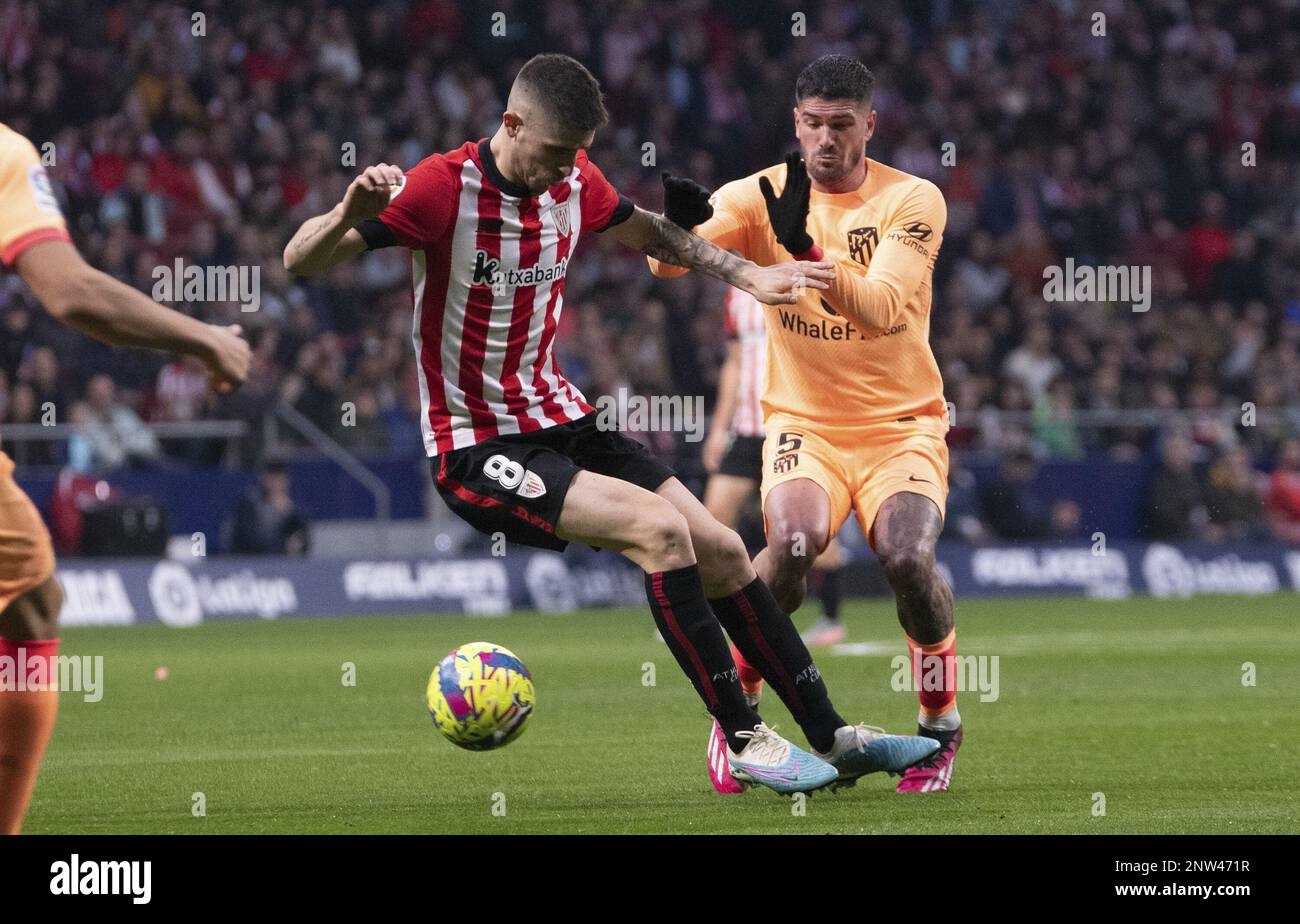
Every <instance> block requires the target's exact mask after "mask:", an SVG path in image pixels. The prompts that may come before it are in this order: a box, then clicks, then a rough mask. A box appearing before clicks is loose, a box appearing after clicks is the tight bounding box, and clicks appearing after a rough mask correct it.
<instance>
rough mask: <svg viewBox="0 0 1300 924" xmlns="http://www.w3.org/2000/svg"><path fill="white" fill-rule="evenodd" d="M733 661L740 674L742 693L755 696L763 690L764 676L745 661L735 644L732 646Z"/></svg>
mask: <svg viewBox="0 0 1300 924" xmlns="http://www.w3.org/2000/svg"><path fill="white" fill-rule="evenodd" d="M731 660H733V661H735V662H736V669H737V670H738V671H739V672H740V692H742V693H748V694H749V695H750V696H753V695H754V694H755V693H757V692H758V691H760V690H762V689H763V675H762V674H760V673H759V672H758V671H757V670H756V669H755V668H754V665H752V664H750V663H749V662H748V661H746V660H745V656H744V655H743V654H741V653H740V649H739V648H737V647H736V645H735V643H734V642H733V643H732V645H731Z"/></svg>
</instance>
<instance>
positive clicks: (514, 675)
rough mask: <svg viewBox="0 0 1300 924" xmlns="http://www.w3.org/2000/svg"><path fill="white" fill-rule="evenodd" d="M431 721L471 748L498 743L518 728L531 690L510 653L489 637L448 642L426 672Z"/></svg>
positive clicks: (527, 712) (533, 697) (533, 696)
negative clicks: (451, 645) (456, 644)
mask: <svg viewBox="0 0 1300 924" xmlns="http://www.w3.org/2000/svg"><path fill="white" fill-rule="evenodd" d="M427 699H428V704H429V715H431V716H432V717H433V724H434V725H435V726H437V728H438V731H440V732H442V734H443V737H445V738H446V739H447V740H448V741H450V742H451V743H452V744H455V745H459V746H460V747H462V748H466V749H468V750H471V751H490V750H492V749H493V748H499V747H503V746H504V745H507V744H509V743H510V742H511V741H514V740H515V739H516V738H518V737H519V736H520V735H522V734H523V733H524V728H525V727H526V726H527V725H528V718H529V716H531V715H532V714H533V706H534V705H535V704H536V702H537V692H536V691H535V690H534V689H533V675H532V674H530V673H528V668H526V667H524V662H523V661H520V660H519V658H517V657H515V655H514V653H513V652H511V651H509V650H507V649H505V648H502V647H501V646H500V645H493V644H492V643H491V642H471V643H469V644H468V645H461V646H460V647H459V648H453V649H452V650H451V653H450V654H448V655H447V657H445V658H443V659H442V661H441V662H440V663H439V664H438V666H437V667H436V668H434V670H433V673H432V674H431V675H430V676H429V689H428V692H427Z"/></svg>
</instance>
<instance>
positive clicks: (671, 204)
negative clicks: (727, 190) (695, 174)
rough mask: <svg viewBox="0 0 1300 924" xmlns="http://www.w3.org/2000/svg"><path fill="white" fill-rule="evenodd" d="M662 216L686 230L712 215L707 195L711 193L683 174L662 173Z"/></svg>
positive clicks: (711, 207) (703, 221)
mask: <svg viewBox="0 0 1300 924" xmlns="http://www.w3.org/2000/svg"><path fill="white" fill-rule="evenodd" d="M663 176H664V217H665V218H667V219H668V220H669V221H671V222H672V223H673V224H675V225H677V226H678V227H679V228H685V229H686V230H687V231H689V230H691V229H692V228H694V227H695V226H696V225H702V224H704V223H705V222H706V221H708V220H709V219H710V218H712V217H713V206H711V205H709V196H711V195H713V194H712V193H711V192H709V191H708V190H707V189H705V188H704V187H703V186H701V185H700V184H699V183H697V182H695V181H694V180H688V179H687V178H686V177H684V176H673V175H672V174H671V173H665V174H664V175H663Z"/></svg>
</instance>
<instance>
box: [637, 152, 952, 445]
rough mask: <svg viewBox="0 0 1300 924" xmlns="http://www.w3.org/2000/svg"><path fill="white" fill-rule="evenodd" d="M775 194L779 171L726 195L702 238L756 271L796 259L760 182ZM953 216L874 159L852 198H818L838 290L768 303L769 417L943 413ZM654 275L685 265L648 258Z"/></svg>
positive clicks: (818, 228)
mask: <svg viewBox="0 0 1300 924" xmlns="http://www.w3.org/2000/svg"><path fill="white" fill-rule="evenodd" d="M760 176H766V177H767V178H768V179H769V181H770V182H771V183H772V186H773V188H774V189H775V190H776V191H777V192H778V193H779V192H780V191H781V189H783V188H784V186H785V177H786V168H785V165H784V164H777V165H776V166H773V167H769V168H767V169H766V170H762V171H760V172H759V173H755V174H753V175H752V176H747V177H745V178H744V179H741V180H736V181H734V182H731V183H728V184H726V185H725V186H722V187H721V188H719V189H718V190H717V191H716V192H715V193H714V194H713V197H712V198H711V199H710V200H709V201H710V202H711V203H712V204H713V217H712V218H710V219H709V220H708V221H706V222H705V223H704V224H702V225H700V226H698V227H697V228H695V233H696V234H699V235H700V236H701V237H704V238H707V239H708V240H710V241H712V242H713V243H715V244H717V245H718V246H719V247H724V248H726V249H728V250H735V251H737V252H738V253H740V254H741V256H743V257H745V258H746V259H748V260H752V261H753V262H755V263H757V264H759V265H760V266H770V265H772V264H774V263H782V262H785V261H788V260H790V259H791V256H790V254H789V253H788V252H787V251H786V249H785V248H784V247H782V246H781V245H780V244H779V243H777V240H776V236H775V235H774V234H773V233H772V226H771V224H770V222H769V221H768V217H767V207H766V205H765V203H764V202H763V194H762V192H761V191H760V189H759V185H758V178H759V177H760ZM947 217H948V210H947V207H946V206H945V205H944V201H943V194H942V193H940V192H939V189H938V187H937V186H935V185H934V184H933V183H931V182H930V181H929V180H924V179H921V178H920V177H915V176H911V175H910V174H907V173H903V172H902V171H901V170H895V169H894V168H893V167H889V166H886V165H885V164H882V163H879V162H878V161H874V160H871V159H870V158H868V159H867V176H866V179H865V180H864V181H863V183H862V185H861V186H859V187H858V188H857V189H855V190H853V191H852V192H847V193H836V194H831V193H823V192H818V191H817V190H816V189H814V190H813V191H812V194H811V201H810V205H809V210H808V233H809V234H810V235H812V238H813V240H814V241H815V242H816V243H817V244H818V245H819V246H820V247H821V248H822V251H823V253H824V254H825V259H827V260H831V261H833V262H834V263H835V266H836V274H835V282H833V283H832V284H831V287H830V288H829V289H826V290H818V289H811V288H810V289H807V290H805V292H804V293H803V295H802V296H801V297H800V298H799V301H798V302H797V303H796V304H794V305H765V306H764V308H765V309H766V313H767V350H768V362H767V372H766V380H765V382H764V386H763V410H764V413H765V414H766V415H771V414H773V413H777V412H781V413H786V414H791V415H794V416H796V417H800V418H804V419H807V420H811V421H814V422H818V421H824V422H827V423H834V424H841V425H842V424H852V423H872V422H876V421H882V420H896V419H898V418H900V417H908V416H915V415H934V416H943V415H944V414H945V413H946V408H945V406H944V398H943V381H942V379H941V378H940V375H939V366H938V364H937V363H936V362H935V359H934V353H933V352H931V350H930V342H929V340H930V296H931V293H930V280H931V277H932V275H933V273H934V262H935V259H936V257H937V256H938V254H939V245H940V243H941V242H942V240H943V230H944V225H945V223H946V222H947ZM650 270H651V272H653V273H654V274H655V275H656V276H661V277H668V276H676V275H679V274H681V273H684V272H686V270H685V269H682V268H681V267H677V266H672V265H669V264H665V263H660V262H659V261H658V260H655V259H650Z"/></svg>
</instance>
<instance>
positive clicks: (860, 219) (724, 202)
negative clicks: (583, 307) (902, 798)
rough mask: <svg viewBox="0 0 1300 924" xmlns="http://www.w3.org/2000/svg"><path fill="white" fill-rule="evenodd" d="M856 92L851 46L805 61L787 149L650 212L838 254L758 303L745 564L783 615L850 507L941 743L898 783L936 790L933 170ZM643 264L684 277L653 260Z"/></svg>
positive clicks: (936, 235)
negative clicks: (901, 156) (753, 552)
mask: <svg viewBox="0 0 1300 924" xmlns="http://www.w3.org/2000/svg"><path fill="white" fill-rule="evenodd" d="M873 88H874V78H873V77H872V74H871V72H870V71H869V70H867V68H866V67H865V66H864V65H863V64H862V63H861V62H860V61H858V60H856V59H855V58H851V57H848V56H845V55H826V56H823V57H821V58H819V59H817V60H816V61H814V62H813V63H812V64H810V65H808V67H806V68H805V69H804V71H803V72H802V73H801V74H800V75H799V79H798V82H797V83H796V86H795V108H794V129H795V137H796V138H797V139H798V142H799V148H800V154H792V155H790V156H789V157H787V158H786V160H785V162H784V163H783V164H778V165H776V166H772V167H768V168H767V169H765V170H762V171H760V172H759V173H757V174H754V175H751V176H749V177H746V178H744V179H741V180H736V181H734V182H731V183H728V184H726V185H724V186H722V187H721V188H720V189H718V190H717V191H716V192H715V193H713V194H712V196H708V193H707V190H704V189H703V188H702V187H699V186H698V185H697V184H694V183H692V182H690V181H689V180H684V179H681V178H675V177H665V179H664V185H665V191H666V200H667V204H668V207H667V208H666V210H665V211H666V213H668V216H669V217H670V218H673V217H674V213H676V214H677V215H678V216H685V217H684V218H683V221H687V222H691V225H692V228H693V230H694V231H695V233H696V234H698V235H700V236H701V237H704V238H706V239H707V240H711V241H713V242H714V243H715V244H717V245H719V246H720V247H725V248H729V249H734V250H736V251H738V252H739V253H740V254H741V255H742V256H744V257H746V258H748V259H750V260H753V261H754V262H756V263H758V264H760V265H765V264H769V263H775V262H780V261H785V260H788V259H789V258H790V255H794V256H795V257H796V258H797V259H804V260H808V259H816V260H820V259H826V260H831V261H833V262H834V263H835V264H836V265H837V266H836V268H837V272H836V275H835V280H834V282H832V283H831V285H830V288H828V289H826V290H824V291H816V290H812V289H808V290H805V291H804V293H803V295H802V296H801V297H800V299H799V300H798V302H797V303H796V304H794V305H789V306H786V305H779V306H770V307H767V308H766V309H765V310H766V311H767V331H768V338H767V342H768V363H767V376H766V382H765V384H764V389H763V412H764V429H765V431H766V434H767V436H766V441H765V443H764V446H763V481H762V487H761V492H762V499H763V514H764V520H765V524H766V528H767V547H766V548H765V549H763V550H762V551H761V552H760V553H759V554H758V556H757V557H756V558H755V559H754V565H755V569H756V570H757V571H758V574H759V575H760V576H761V577H762V578H763V580H764V581H766V582H767V584H768V585H769V586H770V587H771V589H772V593H773V594H775V595H776V598H777V600H778V601H779V602H780V603H781V605H782V606H783V607H784V608H785V609H786V611H787V612H793V611H794V610H796V609H797V608H798V607H799V605H800V604H801V603H802V602H803V597H804V593H805V588H806V577H807V574H808V571H809V569H810V568H811V567H812V564H813V562H814V561H815V560H816V558H817V556H818V555H820V554H821V552H822V551H823V550H824V549H825V548H826V545H827V543H829V542H830V540H831V537H833V536H834V534H835V532H836V531H837V530H838V528H839V527H840V525H841V524H842V523H843V522H844V521H845V519H847V518H848V515H849V513H850V511H852V512H853V513H855V514H856V515H857V518H858V523H859V525H860V526H861V527H862V531H863V533H864V535H865V536H866V537H867V540H868V542H869V543H870V544H871V547H872V549H873V550H874V551H875V554H876V556H877V557H878V558H879V559H880V562H881V564H882V566H883V567H884V571H885V575H886V577H887V579H888V581H889V584H890V586H891V587H892V588H893V590H894V594H895V596H896V598H897V606H898V618H899V622H900V623H901V624H902V627H903V630H904V632H905V633H906V635H907V644H908V648H909V650H910V652H911V655H912V664H913V676H914V678H915V679H916V681H917V683H916V687H917V690H918V693H919V697H920V706H921V708H920V715H919V717H918V724H919V726H920V728H919V734H921V735H924V736H927V737H930V738H935V739H937V740H938V741H939V742H940V744H941V747H940V749H939V750H938V751H937V752H936V753H935V754H934V755H933V756H932V757H931V758H929V759H927V760H926V761H924V762H923V763H921V764H919V765H917V766H914V767H912V768H910V769H908V770H907V771H906V772H905V773H904V774H903V779H902V780H901V781H900V782H899V784H898V791H899V792H937V791H943V790H946V789H948V786H949V782H950V780H951V775H952V768H953V763H954V759H955V757H956V753H957V749H958V748H959V747H960V745H961V741H962V726H961V717H960V715H959V714H958V712H957V701H956V689H955V683H954V675H955V663H956V662H955V657H956V642H955V639H956V636H955V632H954V629H953V599H952V590H951V588H949V586H948V583H947V581H945V580H944V578H943V576H942V575H941V574H940V573H939V571H938V570H937V568H936V565H935V554H934V553H935V542H936V540H937V539H938V537H939V533H940V530H941V529H942V527H943V511H944V505H945V502H946V500H947V486H948V449H947V444H946V442H945V435H946V433H947V431H948V414H947V405H946V402H945V401H944V397H943V382H942V380H941V379H940V376H939V367H938V364H937V363H936V362H935V359H934V354H933V353H932V352H931V350H930V345H929V334H930V297H931V291H930V280H931V276H932V274H933V271H934V263H935V259H936V257H937V255H938V252H939V245H940V242H941V241H942V238H943V231H944V225H945V222H946V220H947V207H946V206H945V204H944V200H943V195H942V193H940V192H939V189H938V187H936V186H935V185H934V184H933V183H931V182H929V181H928V180H924V179H921V178H919V177H915V176H911V175H909V174H906V173H903V172H902V171H899V170H895V169H894V168H892V167H888V166H886V165H885V164H882V163H880V162H878V161H875V160H871V159H869V158H868V157H866V153H865V152H866V144H867V142H868V141H869V140H870V139H871V136H872V134H873V133H874V131H875V128H876V112H875V110H873V109H872V108H871V98H872V91H873ZM801 155H802V156H801ZM778 190H779V192H778ZM706 196H708V198H707V201H706V199H705V197H706ZM650 268H651V271H652V272H654V274H655V275H656V276H674V275H678V274H679V273H682V272H685V270H682V269H680V268H677V267H673V266H669V265H667V264H663V263H659V262H658V261H655V260H651V261H650ZM740 667H741V670H742V677H743V676H745V674H746V673H747V672H746V669H745V668H746V665H740ZM940 667H941V668H942V670H941V671H940V670H938V669H936V668H940ZM940 674H941V675H942V676H940ZM757 676H758V675H757V674H756V673H751V674H750V677H751V679H756V678H757ZM760 682H761V681H760ZM936 687H938V689H936Z"/></svg>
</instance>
